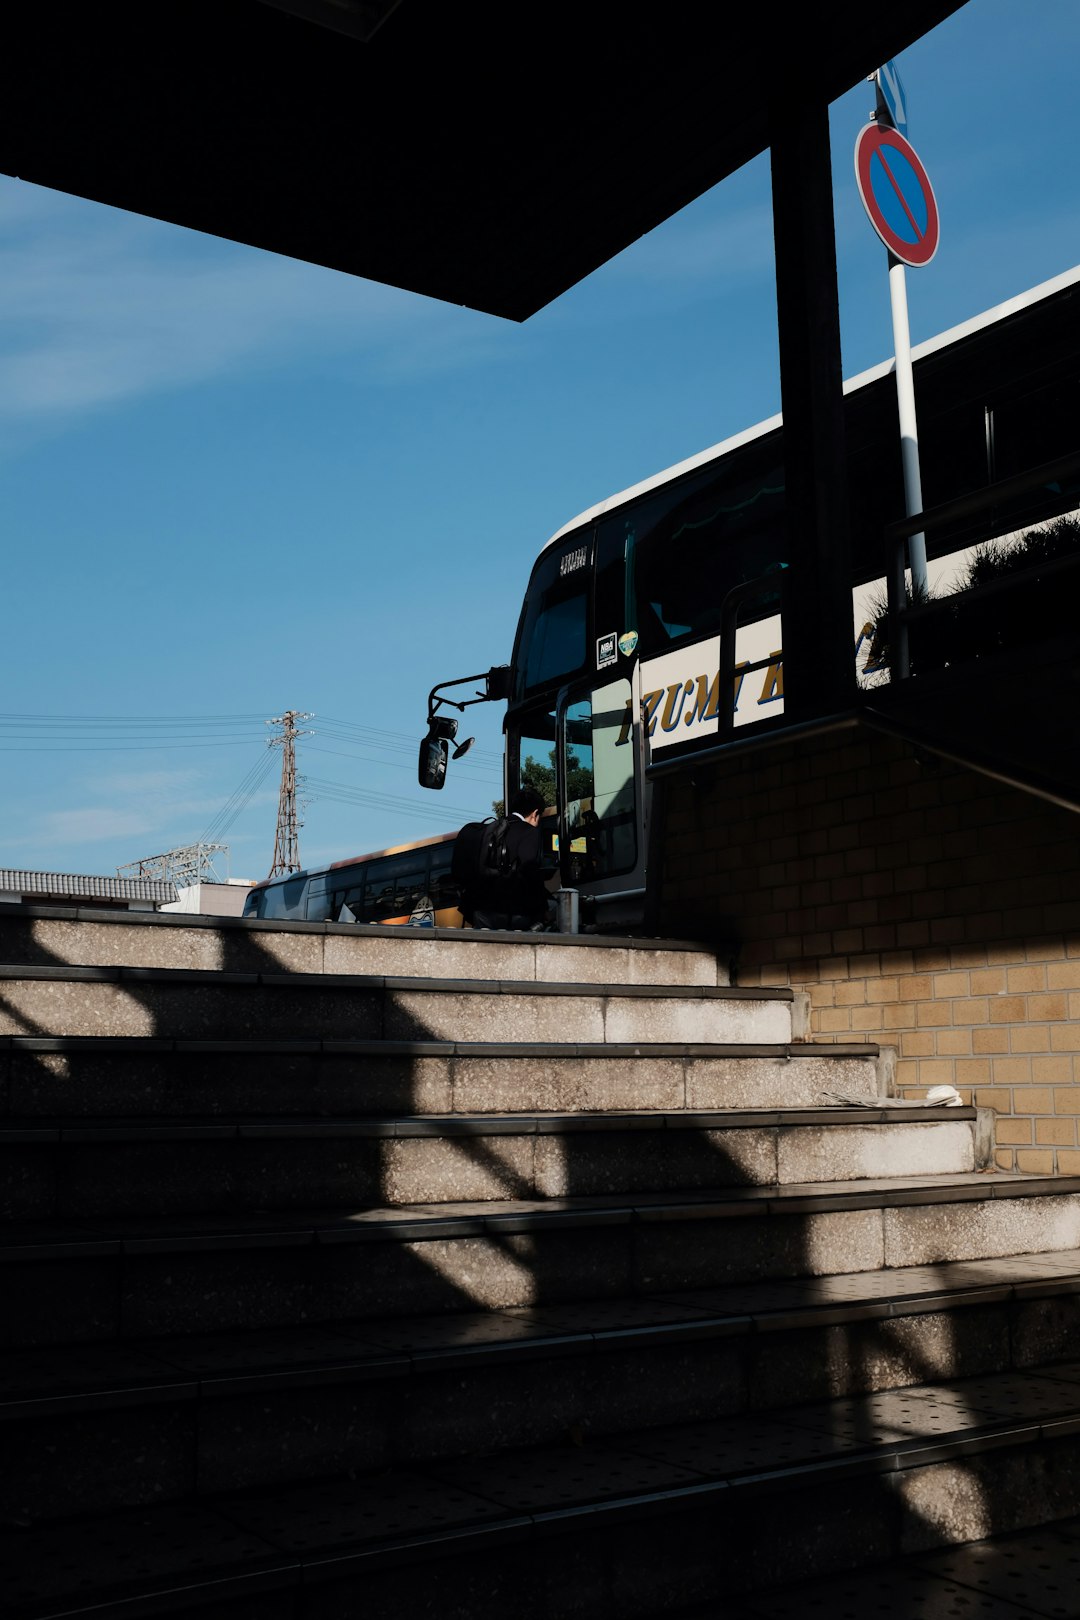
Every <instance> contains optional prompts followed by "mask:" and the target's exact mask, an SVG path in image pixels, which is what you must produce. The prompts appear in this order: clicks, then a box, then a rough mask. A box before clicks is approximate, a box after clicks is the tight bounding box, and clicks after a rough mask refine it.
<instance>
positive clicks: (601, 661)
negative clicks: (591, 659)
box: [596, 630, 619, 669]
mask: <svg viewBox="0 0 1080 1620" xmlns="http://www.w3.org/2000/svg"><path fill="white" fill-rule="evenodd" d="M618 661H619V654H618V652H617V651H616V648H615V632H614V630H612V632H611V634H610V635H607V636H598V637H597V641H596V667H597V669H606V668H607V666H608V664H616V663H618Z"/></svg>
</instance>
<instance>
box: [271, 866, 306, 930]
mask: <svg viewBox="0 0 1080 1620" xmlns="http://www.w3.org/2000/svg"><path fill="white" fill-rule="evenodd" d="M307 884H308V879H307V873H306V872H298V873H297V874H296V876H295V877H290V878H286V880H285V882H284V883H275V884H273V885H272V886H271V887H269V888H267V889H264V890H263V891H262V907H263V908H262V909H261V910H260V912H259V915H260V916H262V917H270V918H273V919H274V920H275V921H277V920H289V921H296V920H298V919H301V918H303V916H304V904H305V898H306V895H307Z"/></svg>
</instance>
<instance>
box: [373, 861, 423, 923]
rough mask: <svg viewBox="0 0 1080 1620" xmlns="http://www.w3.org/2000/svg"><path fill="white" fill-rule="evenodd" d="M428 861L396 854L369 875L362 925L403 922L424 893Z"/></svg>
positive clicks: (379, 864)
mask: <svg viewBox="0 0 1080 1620" xmlns="http://www.w3.org/2000/svg"><path fill="white" fill-rule="evenodd" d="M427 877H428V873H427V861H426V860H425V859H424V858H423V856H422V855H420V856H419V857H418V856H417V855H416V854H408V855H396V856H392V857H391V858H390V859H388V860H383V861H380V862H379V863H378V871H377V872H376V871H371V872H369V873H368V885H367V897H366V904H365V912H366V915H365V916H364V919H363V920H364V922H373V923H378V922H391V921H397V922H404V921H407V920H408V917H409V914H410V912H412V911H413V910H414V909H415V907H416V904H417V902H418V901H419V899H420V896H421V895H422V894H424V893H426V890H427Z"/></svg>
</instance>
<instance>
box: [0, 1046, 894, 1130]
mask: <svg viewBox="0 0 1080 1620" xmlns="http://www.w3.org/2000/svg"><path fill="white" fill-rule="evenodd" d="M888 1087H889V1071H888V1067H887V1065H886V1064H884V1063H883V1062H882V1060H881V1054H880V1053H879V1052H878V1048H877V1047H876V1046H860V1045H854V1044H851V1045H827V1044H825V1043H817V1042H815V1043H814V1044H813V1045H809V1044H807V1043H804V1042H794V1043H793V1042H773V1043H770V1042H755V1043H750V1044H744V1045H724V1044H718V1045H704V1044H700V1043H693V1042H655V1043H650V1044H649V1045H648V1046H645V1045H643V1044H641V1043H636V1044H631V1043H620V1042H613V1041H609V1042H605V1043H592V1042H574V1043H573V1044H571V1045H570V1046H569V1048H568V1047H567V1045H566V1044H565V1043H558V1044H556V1043H537V1042H522V1043H513V1042H510V1041H382V1040H377V1041H371V1040H355V1039H348V1040H324V1039H318V1038H316V1039H311V1040H297V1039H295V1038H294V1039H286V1040H280V1041H272V1040H259V1039H255V1040H248V1041H236V1040H224V1041H203V1040H188V1039H184V1038H175V1039H161V1038H151V1037H140V1036H119V1037H111V1038H110V1037H95V1036H90V1037H85V1038H81V1037H68V1036H65V1037H57V1036H0V1109H3V1110H4V1111H5V1112H10V1113H12V1114H16V1115H20V1116H25V1117H27V1118H30V1117H32V1116H37V1115H42V1114H45V1115H60V1114H62V1115H66V1116H69V1117H76V1116H78V1115H91V1116H95V1117H100V1116H104V1115H108V1114H111V1113H116V1114H123V1115H131V1114H136V1113H141V1114H143V1115H144V1116H147V1117H152V1116H154V1115H157V1114H167V1115H174V1116H179V1115H185V1114H202V1115H211V1114H221V1113H225V1114H231V1113H239V1112H253V1113H266V1112H268V1111H269V1112H273V1113H276V1114H305V1115H307V1114H312V1113H325V1114H345V1113H348V1114H354V1115H355V1114H363V1113H379V1112H385V1111H399V1112H413V1111H415V1112H417V1113H426V1114H434V1113H447V1114H453V1113H466V1114H477V1113H502V1112H506V1111H511V1110H512V1111H519V1110H520V1111H523V1112H527V1111H529V1110H543V1111H545V1112H561V1111H565V1110H569V1109H579V1110H582V1111H589V1112H594V1111H597V1110H603V1109H626V1108H662V1109H666V1110H672V1109H682V1108H689V1109H696V1108H705V1109H715V1108H813V1107H816V1106H817V1105H819V1104H820V1103H821V1102H822V1101H823V1100H824V1099H825V1098H826V1095H827V1094H830V1093H832V1092H834V1091H836V1092H840V1093H841V1094H842V1095H843V1096H845V1097H853V1098H865V1099H867V1100H868V1101H870V1100H878V1099H882V1100H883V1099H884V1098H885V1097H886V1095H887V1092H888Z"/></svg>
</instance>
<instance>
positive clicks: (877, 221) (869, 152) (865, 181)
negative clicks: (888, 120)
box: [855, 123, 941, 267]
mask: <svg viewBox="0 0 1080 1620" xmlns="http://www.w3.org/2000/svg"><path fill="white" fill-rule="evenodd" d="M855 180H856V183H857V184H858V187H859V196H860V197H861V198H862V204H863V207H864V208H865V209H866V216H867V218H868V219H869V221H870V223H871V225H872V226H873V227H874V229H875V231H876V232H877V234H878V235H879V236H880V238H881V240H882V241H883V242H884V244H885V246H886V247H887V248H888V249H889V251H890V253H892V254H893V256H894V257H895V258H897V259H899V260H900V261H901V263H902V264H910V265H913V266H915V267H918V266H919V265H923V264H929V263H930V260H931V259H932V258H933V257H934V254H935V253H936V252H937V248H938V240H939V238H940V234H941V231H940V223H939V220H938V207H937V199H936V198H935V196H934V188H933V187H932V186H931V184H930V179H929V176H928V175H927V173H926V170H925V169H924V168H923V166H922V163H921V162H920V161H919V157H918V154H917V153H916V151H915V148H914V147H913V146H912V145H911V143H910V141H907V140H905V139H904V137H903V135H901V134H900V131H899V130H896V129H890V128H889V127H888V126H887V125H886V124H884V123H874V124H867V125H866V127H865V128H864V129H861V130H860V131H859V136H858V139H857V140H856V142H855Z"/></svg>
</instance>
